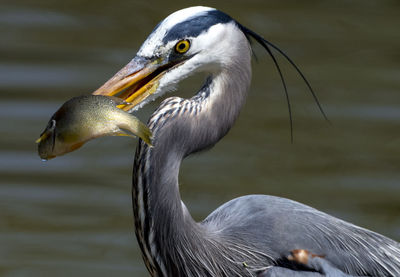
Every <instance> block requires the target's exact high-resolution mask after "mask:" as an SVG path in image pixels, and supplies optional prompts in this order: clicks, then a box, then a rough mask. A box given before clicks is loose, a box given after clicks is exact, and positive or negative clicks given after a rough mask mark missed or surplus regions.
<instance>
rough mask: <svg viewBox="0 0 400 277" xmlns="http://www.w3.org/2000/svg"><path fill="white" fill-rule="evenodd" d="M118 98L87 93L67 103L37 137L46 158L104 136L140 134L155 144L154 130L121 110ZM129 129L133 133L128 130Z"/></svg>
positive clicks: (146, 140) (142, 137)
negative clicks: (152, 131)
mask: <svg viewBox="0 0 400 277" xmlns="http://www.w3.org/2000/svg"><path fill="white" fill-rule="evenodd" d="M123 104H128V103H126V102H125V101H124V100H122V99H120V98H117V97H108V96H101V95H85V96H78V97H74V98H72V99H70V100H68V101H67V102H65V103H64V104H63V105H62V106H61V108H60V109H59V110H58V111H57V112H56V113H55V114H54V115H53V116H52V117H51V119H50V121H49V123H48V124H47V127H46V129H45V130H44V131H43V133H42V134H41V135H40V138H39V139H37V140H36V143H38V144H39V145H38V152H39V156H40V158H42V159H43V160H48V159H52V158H54V157H57V156H61V155H64V154H66V153H68V152H71V151H74V150H76V149H78V148H79V147H81V146H82V145H83V144H84V143H85V142H87V141H89V140H91V139H94V138H98V137H104V136H132V137H134V135H135V136H138V137H140V138H141V139H142V140H144V141H145V142H146V143H147V144H149V145H151V131H150V130H149V128H148V127H147V126H146V125H145V124H144V123H142V122H140V121H139V119H137V118H136V117H135V116H133V115H131V114H129V113H127V112H125V111H123V110H121V109H119V108H118V107H117V105H123ZM124 130H126V131H129V132H130V133H131V134H129V133H126V132H125V131H124Z"/></svg>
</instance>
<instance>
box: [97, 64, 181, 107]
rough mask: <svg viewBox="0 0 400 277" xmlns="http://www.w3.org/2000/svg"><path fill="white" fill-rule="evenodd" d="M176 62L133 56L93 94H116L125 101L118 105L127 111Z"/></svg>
mask: <svg viewBox="0 0 400 277" xmlns="http://www.w3.org/2000/svg"><path fill="white" fill-rule="evenodd" d="M177 64H179V63H168V62H165V61H164V60H163V59H161V58H159V59H155V60H149V59H145V58H142V57H135V58H134V59H133V60H132V61H131V62H129V63H128V64H127V65H126V66H125V67H124V68H122V69H121V70H120V71H118V72H117V74H115V75H114V76H113V77H112V78H111V79H110V80H108V81H107V82H106V83H105V84H104V85H102V86H101V87H100V88H99V89H97V90H96V91H95V92H93V94H94V95H106V96H117V97H119V98H121V99H123V100H125V101H126V102H127V104H123V105H119V106H118V107H119V108H121V109H123V110H125V111H129V110H131V109H132V108H134V107H135V106H137V105H138V104H139V103H141V102H143V101H144V100H145V99H146V98H147V97H149V96H150V95H151V94H153V93H154V92H155V91H156V90H157V87H158V85H159V80H160V79H161V77H162V76H163V75H164V74H165V73H166V72H167V71H168V70H169V69H171V68H172V67H174V66H176V65H177Z"/></svg>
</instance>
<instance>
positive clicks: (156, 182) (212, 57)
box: [128, 7, 400, 277]
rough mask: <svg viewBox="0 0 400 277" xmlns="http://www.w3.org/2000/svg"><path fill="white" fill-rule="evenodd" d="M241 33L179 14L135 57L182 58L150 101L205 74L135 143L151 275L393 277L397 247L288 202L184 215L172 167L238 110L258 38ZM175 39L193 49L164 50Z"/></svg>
mask: <svg viewBox="0 0 400 277" xmlns="http://www.w3.org/2000/svg"><path fill="white" fill-rule="evenodd" d="M194 23H195V24H194ZM192 24H194V25H192ZM210 30H212V31H210ZM246 30H247V31H248V29H246V28H244V27H241V25H240V24H238V23H237V22H236V21H234V20H233V19H231V18H230V17H229V16H227V15H226V14H223V13H222V12H219V11H217V10H214V9H209V8H203V7H196V8H191V9H186V10H182V11H179V12H177V13H175V14H173V15H171V16H170V17H168V18H167V19H166V20H164V21H163V22H161V23H160V24H159V25H158V26H157V27H156V29H155V30H154V31H153V33H152V34H151V35H150V36H149V38H148V39H147V40H146V41H145V43H144V44H143V46H142V48H141V49H140V50H139V52H138V54H137V55H138V56H137V57H136V58H135V59H142V60H143V59H145V60H149V61H155V60H156V59H159V58H160V57H161V58H165V59H167V60H168V62H174V61H175V60H179V62H181V61H182V60H184V61H185V62H182V65H179V66H176V67H174V68H172V69H170V70H169V71H168V72H167V73H166V74H165V75H164V76H163V77H162V78H161V79H160V82H159V86H158V88H157V90H156V91H155V92H154V94H153V95H152V96H151V97H153V98H151V99H154V98H155V97H158V96H160V95H161V94H162V93H164V92H165V91H167V90H170V89H171V87H173V86H174V85H175V84H176V83H178V82H179V81H180V80H182V79H183V78H185V77H187V76H189V75H190V74H193V73H194V72H198V71H206V72H209V76H208V79H207V81H206V83H205V84H204V86H203V87H202V88H201V89H200V90H199V92H198V93H197V94H196V95H195V96H194V97H192V98H191V99H182V98H178V97H172V98H168V99H166V100H164V102H162V104H161V105H160V107H159V108H158V109H157V110H156V111H155V112H154V113H153V115H152V117H151V118H150V120H149V123H148V126H149V128H150V129H151V131H152V132H153V141H152V142H153V145H154V147H149V146H148V145H146V144H145V143H144V142H142V141H141V142H140V143H139V146H138V148H137V150H136V155H135V162H134V169H133V189H132V199H133V211H134V220H135V230H136V235H137V239H138V242H139V246H140V248H141V250H142V253H143V258H144V261H145V263H146V266H147V268H148V270H149V272H150V273H151V275H152V276H174V277H178V276H198V277H200V276H229V277H232V276H257V275H259V276H303V277H306V276H310V277H311V276H321V275H322V274H326V276H329V274H331V276H340V274H341V273H343V276H346V275H345V274H348V275H354V276H360V275H361V276H362V275H368V276H400V245H399V243H397V242H395V241H393V240H391V239H389V238H386V237H384V236H382V235H379V234H377V233H374V232H372V231H369V230H366V229H363V228H360V227H357V226H355V225H353V224H350V223H347V222H345V221H342V220H340V219H337V218H334V217H332V216H329V215H327V214H325V213H323V212H320V211H318V210H315V209H313V208H311V207H308V206H305V205H303V204H300V203H297V202H295V201H292V200H288V199H284V198H279V197H273V196H266V195H248V196H243V197H240V198H236V199H234V200H231V201H229V202H228V203H226V204H224V205H222V206H221V207H219V208H218V209H217V210H215V211H214V212H213V213H211V214H210V215H209V216H208V217H207V218H206V219H205V220H204V221H202V222H195V221H194V220H193V219H192V217H191V215H190V213H189V211H188V210H187V209H186V207H185V205H184V204H183V202H182V201H181V197H180V193H179V182H178V176H179V168H180V165H181V162H182V160H183V159H184V158H185V157H187V156H188V155H190V154H192V153H194V152H198V151H202V150H204V149H208V148H210V147H212V146H213V145H214V144H215V143H217V142H218V141H219V140H220V139H221V138H222V137H223V136H224V135H225V134H226V133H227V132H228V131H229V129H230V128H231V127H232V125H233V124H234V122H235V120H236V118H237V117H238V115H239V111H240V109H241V108H242V106H243V104H244V102H245V99H246V96H247V92H248V89H249V86H250V81H251V48H250V45H249V41H248V37H249V36H253V37H254V36H256V35H255V33H253V32H251V33H250V31H248V32H247V31H246ZM246 32H247V33H246ZM216 33H218V36H217V37H218V38H214V37H213V36H214V35H215V34H216ZM256 38H257V40H258V41H265V40H263V39H262V38H261V37H259V36H258V35H257V37H256ZM181 39H186V40H188V41H190V42H191V45H192V46H191V47H193V48H191V50H190V51H188V52H187V53H188V54H187V56H185V55H183V56H182V55H179V54H177V53H175V52H173V50H171V49H173V46H174V45H175V43H176V42H177V41H179V40H181ZM214 39H215V42H214V43H213V44H212V47H211V46H209V45H208V44H207V43H210V42H209V41H213V40H214ZM206 40H209V41H206ZM207 47H208V48H207ZM274 47H275V46H274ZM267 50H269V49H267ZM191 51H192V52H191ZM189 54H190V55H189ZM290 61H291V60H290ZM128 66H129V64H128ZM170 68H171V67H170ZM302 76H303V75H302ZM149 99H150V98H149ZM293 249H306V250H308V251H310V252H312V253H316V254H318V255H323V256H324V258H321V259H322V260H320V262H321V263H315V262H314V263H310V264H309V265H300V264H297V263H295V262H292V261H290V260H289V259H288V258H287V257H288V255H289V254H290V251H291V250H293ZM324 270H325V271H324ZM274 274H275V275H274ZM334 274H339V275H334ZM348 275H347V276H348Z"/></svg>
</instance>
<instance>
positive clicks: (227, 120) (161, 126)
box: [132, 54, 251, 276]
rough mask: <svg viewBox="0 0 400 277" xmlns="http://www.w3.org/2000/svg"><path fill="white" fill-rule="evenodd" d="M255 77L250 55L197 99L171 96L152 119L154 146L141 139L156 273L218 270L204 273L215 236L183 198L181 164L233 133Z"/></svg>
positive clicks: (147, 234)
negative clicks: (187, 207) (190, 212)
mask: <svg viewBox="0 0 400 277" xmlns="http://www.w3.org/2000/svg"><path fill="white" fill-rule="evenodd" d="M232 75H233V76H235V78H232V77H230V76H232ZM250 78H251V68H250V54H249V57H248V59H247V60H246V61H245V64H240V65H239V64H235V63H232V64H231V65H230V66H229V67H227V68H224V69H223V70H221V71H219V72H218V73H216V74H214V75H212V76H210V77H209V78H208V79H207V82H206V83H205V84H204V86H203V88H202V89H201V90H200V91H199V92H198V93H197V94H196V95H195V96H194V97H192V98H191V99H181V98H177V97H174V98H169V99H166V100H165V101H164V102H163V103H162V104H161V105H160V107H159V108H158V109H157V110H156V111H155V112H154V114H153V116H152V117H151V119H150V121H149V127H150V128H151V130H152V132H153V145H154V147H149V146H147V145H146V144H144V143H143V142H142V141H141V142H140V143H139V147H138V148H137V152H136V157H135V163H134V174H133V189H132V197H133V210H134V216H135V227H136V235H137V239H138V242H139V245H140V247H141V250H142V253H143V258H144V260H145V263H146V266H147V268H148V270H149V271H150V273H151V274H152V276H207V275H208V274H211V273H212V270H209V271H203V272H202V273H200V275H198V274H199V271H201V270H203V269H200V268H207V267H211V265H204V264H203V265H200V264H199V263H200V262H199V260H201V259H200V258H195V257H196V256H197V257H200V256H206V254H207V251H210V249H209V247H212V246H213V245H215V242H214V243H209V242H210V239H211V237H212V236H211V234H209V232H208V231H207V230H206V229H204V227H202V226H201V225H199V224H197V223H196V222H195V221H194V220H193V219H192V217H191V216H190V214H189V212H188V211H187V209H186V207H185V205H184V204H183V202H182V201H181V197H180V193H179V186H178V175H179V168H180V164H181V161H182V160H183V158H184V157H186V156H188V155H190V154H191V153H193V152H196V151H201V150H203V149H206V148H210V147H212V146H213V145H214V144H215V143H216V142H218V141H219V140H220V139H221V138H222V137H223V136H224V135H225V134H226V133H227V132H228V131H229V129H230V128H231V127H232V125H233V123H234V121H235V119H236V118H237V116H238V114H239V111H240V109H241V107H242V105H243V103H244V102H245V98H246V95H247V91H248V88H249V84H250ZM199 255H200V256H199ZM202 258H203V260H204V259H206V258H207V257H202ZM203 263H204V262H203ZM196 272H197V273H196ZM214 273H215V272H214ZM201 274H203V275H201ZM211 275H212V274H211Z"/></svg>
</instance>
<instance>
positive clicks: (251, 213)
mask: <svg viewBox="0 0 400 277" xmlns="http://www.w3.org/2000/svg"><path fill="white" fill-rule="evenodd" d="M201 224H202V225H203V226H204V227H206V228H207V229H208V230H210V231H211V232H212V233H214V234H215V235H216V236H219V237H221V238H223V239H225V240H228V241H230V242H231V243H235V244H243V245H246V247H250V248H253V249H254V251H257V252H263V253H264V254H265V256H268V257H272V258H273V259H274V260H275V261H279V260H280V259H282V258H283V257H287V256H288V255H289V253H290V251H291V250H294V249H306V250H309V251H310V252H312V253H315V254H317V255H324V256H325V259H326V260H327V261H329V262H330V263H331V264H332V266H334V267H336V268H337V269H339V270H341V271H343V272H346V273H348V274H352V275H361V276H362V275H372V276H400V244H399V243H398V242H396V241H393V240H391V239H389V238H387V237H385V236H382V235H380V234H377V233H375V232H372V231H369V230H367V229H364V228H361V227H358V226H355V225H353V224H351V223H348V222H345V221H343V220H340V219H338V218H335V217H333V216H330V215H328V214H325V213H323V212H321V211H318V210H316V209H313V208H311V207H309V206H306V205H303V204H300V203H298V202H295V201H292V200H289V199H284V198H280V197H274V196H267V195H248V196H243V197H239V198H236V199H233V200H231V201H229V202H227V203H226V204H224V205H222V206H221V207H219V208H218V209H217V210H215V211H214V212H213V213H211V214H210V215H209V216H208V217H207V218H206V219H205V220H204V221H203V222H202V223H201ZM260 266H261V265H260ZM264 266H266V265H264Z"/></svg>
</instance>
